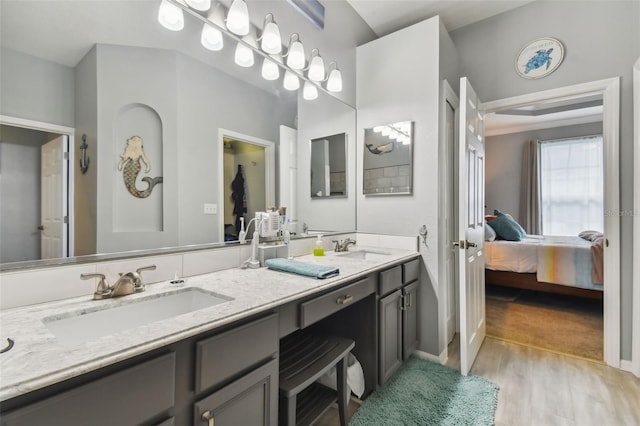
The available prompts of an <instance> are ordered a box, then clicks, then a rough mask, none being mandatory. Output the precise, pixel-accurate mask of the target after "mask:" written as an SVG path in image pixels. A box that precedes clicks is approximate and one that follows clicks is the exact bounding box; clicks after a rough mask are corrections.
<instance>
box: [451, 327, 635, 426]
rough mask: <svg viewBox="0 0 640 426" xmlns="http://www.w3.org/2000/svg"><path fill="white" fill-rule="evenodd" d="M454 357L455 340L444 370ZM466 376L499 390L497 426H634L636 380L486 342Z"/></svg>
mask: <svg viewBox="0 0 640 426" xmlns="http://www.w3.org/2000/svg"><path fill="white" fill-rule="evenodd" d="M459 353H460V352H459V342H458V339H457V338H456V339H454V341H453V342H452V343H451V344H450V345H449V360H448V362H447V364H446V365H447V366H449V367H451V368H455V369H459V368H460V358H459ZM471 373H472V374H475V375H478V376H482V377H486V378H488V379H490V380H493V381H494V382H495V383H497V384H498V386H500V391H499V392H498V409H497V410H496V425H497V426H503V425H504V426H506V425H509V426H511V425H513V426H520V425H522V426H529V425H531V426H538V425H544V426H551V425H575V426H590V425H593V426H601V425H602V426H617V425H630V426H638V425H640V379H638V378H637V377H635V376H634V375H632V374H631V373H627V372H624V371H622V370H618V369H615V368H611V367H608V366H606V365H605V364H603V363H599V362H594V361H587V360H583V359H578V358H574V357H570V356H566V355H560V354H557V353H554V352H548V351H545V350H541V349H536V348H532V347H528V346H523V345H518V344H515V343H509V342H505V341H502V340H497V339H493V338H490V337H487V338H486V339H485V341H484V343H483V344H482V348H481V349H480V352H479V354H478V357H477V358H476V361H475V363H474V365H473V368H472V369H471Z"/></svg>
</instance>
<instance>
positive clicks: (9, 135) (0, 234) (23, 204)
mask: <svg viewBox="0 0 640 426" xmlns="http://www.w3.org/2000/svg"><path fill="white" fill-rule="evenodd" d="M47 140H48V139H47V134H46V133H45V132H39V131H36V130H28V129H22V128H19V127H11V126H0V198H1V199H2V202H1V203H0V241H2V244H0V263H4V262H20V261H24V260H33V259H40V231H38V229H37V227H38V225H40V147H41V146H42V144H44V143H46V142H47Z"/></svg>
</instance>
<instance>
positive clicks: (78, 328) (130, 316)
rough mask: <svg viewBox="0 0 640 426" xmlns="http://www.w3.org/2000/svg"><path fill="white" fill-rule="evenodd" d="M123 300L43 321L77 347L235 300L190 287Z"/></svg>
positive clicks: (63, 340)
mask: <svg viewBox="0 0 640 426" xmlns="http://www.w3.org/2000/svg"><path fill="white" fill-rule="evenodd" d="M120 300H122V301H123V302H124V303H123V304H120V305H117V306H113V307H110V306H96V308H95V310H83V311H78V312H70V313H67V314H63V315H58V316H55V317H49V318H45V319H44V320H43V322H44V325H45V326H46V327H47V328H48V329H49V331H51V332H52V333H53V334H54V335H55V336H56V337H57V338H58V340H59V341H60V342H61V343H68V344H75V343H82V342H85V341H87V340H93V339H96V338H98V337H102V336H108V335H110V334H116V333H119V332H122V331H125V330H129V329H131V328H134V327H137V326H140V325H145V324H150V323H152V322H156V321H161V320H165V319H169V318H172V317H176V316H178V315H182V314H186V313H189V312H194V311H197V310H199V309H204V308H209V307H211V306H214V305H218V304H220V303H224V302H228V301H230V300H233V298H231V297H227V296H223V295H220V294H216V293H212V292H209V291H206V290H202V289H200V288H195V287H189V288H185V289H181V290H177V291H173V292H167V293H160V294H157V295H153V296H150V297H148V298H144V299H138V300H131V301H130V302H129V303H127V301H126V299H120Z"/></svg>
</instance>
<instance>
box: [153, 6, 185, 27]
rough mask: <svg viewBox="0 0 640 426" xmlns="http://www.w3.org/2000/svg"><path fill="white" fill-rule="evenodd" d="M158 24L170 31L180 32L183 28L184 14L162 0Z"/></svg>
mask: <svg viewBox="0 0 640 426" xmlns="http://www.w3.org/2000/svg"><path fill="white" fill-rule="evenodd" d="M158 22H160V25H162V26H163V27H165V28H166V29H168V30H171V31H180V30H181V29H183V28H184V14H183V13H182V9H180V8H179V7H178V6H176V5H174V4H171V3H169V2H168V1H167V0H162V3H160V10H158Z"/></svg>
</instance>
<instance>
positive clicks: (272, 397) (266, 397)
mask: <svg viewBox="0 0 640 426" xmlns="http://www.w3.org/2000/svg"><path fill="white" fill-rule="evenodd" d="M207 419H211V420H207ZM277 423H278V360H277V359H274V360H272V361H269V362H268V363H267V364H265V365H264V366H262V367H260V368H257V369H255V370H253V371H252V372H250V373H248V374H246V375H244V376H242V377H241V378H239V379H238V380H236V381H235V382H232V383H231V384H229V385H227V386H225V387H224V388H222V389H220V390H219V391H217V392H214V393H212V394H211V395H209V396H208V397H206V398H203V399H201V400H200V401H198V402H196V403H195V406H194V418H193V424H194V425H195V426H207V425H212V424H215V425H216V426H226V425H232V426H237V425H243V426H267V425H271V426H275V425H277Z"/></svg>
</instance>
